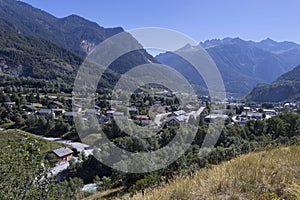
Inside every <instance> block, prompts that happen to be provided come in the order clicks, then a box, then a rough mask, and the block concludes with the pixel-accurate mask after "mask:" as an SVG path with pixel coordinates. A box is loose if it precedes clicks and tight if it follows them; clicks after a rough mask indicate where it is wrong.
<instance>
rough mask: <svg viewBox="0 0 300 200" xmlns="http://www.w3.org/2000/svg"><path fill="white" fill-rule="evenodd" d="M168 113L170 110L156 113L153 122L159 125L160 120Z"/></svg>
mask: <svg viewBox="0 0 300 200" xmlns="http://www.w3.org/2000/svg"><path fill="white" fill-rule="evenodd" d="M169 114H171V112H168V113H163V114H159V115H156V116H155V119H154V123H155V124H156V125H157V126H160V125H161V123H162V122H161V119H162V118H165V117H167V116H168V115H169Z"/></svg>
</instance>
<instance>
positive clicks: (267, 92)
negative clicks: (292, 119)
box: [246, 65, 300, 102]
mask: <svg viewBox="0 0 300 200" xmlns="http://www.w3.org/2000/svg"><path fill="white" fill-rule="evenodd" d="M246 99H247V100H250V101H256V102H281V101H287V100H300V65H299V66H298V67H296V68H294V69H293V70H291V71H290V72H287V73H285V74H283V75H282V76H280V77H279V78H278V79H277V80H276V81H274V82H273V83H271V84H258V85H257V86H256V87H255V88H254V89H253V90H252V91H251V93H250V94H249V95H247V97H246Z"/></svg>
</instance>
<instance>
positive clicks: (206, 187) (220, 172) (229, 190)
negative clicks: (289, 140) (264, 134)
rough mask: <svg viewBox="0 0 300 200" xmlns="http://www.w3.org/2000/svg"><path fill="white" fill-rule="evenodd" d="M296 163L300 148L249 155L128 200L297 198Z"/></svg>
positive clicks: (299, 177)
mask: <svg viewBox="0 0 300 200" xmlns="http://www.w3.org/2000/svg"><path fill="white" fill-rule="evenodd" d="M299 161H300V146H291V147H281V148H278V149H273V150H267V151H263V152H259V153H251V154H248V155H244V156H241V157H239V158H236V159H234V160H232V161H229V162H225V163H223V164H220V165H216V166H213V167H211V168H208V169H203V170H200V171H198V173H197V174H196V175H195V176H194V177H183V178H180V177H179V178H177V179H175V180H174V181H173V182H171V183H170V184H169V185H166V186H162V187H161V188H158V189H153V190H148V191H145V192H144V194H142V193H138V194H136V195H135V196H133V198H130V199H134V200H140V199H155V200H156V199H299V198H300V165H299Z"/></svg>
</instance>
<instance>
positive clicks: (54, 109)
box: [1, 88, 300, 180]
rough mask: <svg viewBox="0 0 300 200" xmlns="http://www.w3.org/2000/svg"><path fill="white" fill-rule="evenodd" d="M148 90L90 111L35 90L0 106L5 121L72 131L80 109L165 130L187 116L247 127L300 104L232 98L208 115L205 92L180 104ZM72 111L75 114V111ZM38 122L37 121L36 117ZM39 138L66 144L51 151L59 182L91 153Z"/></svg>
mask: <svg viewBox="0 0 300 200" xmlns="http://www.w3.org/2000/svg"><path fill="white" fill-rule="evenodd" d="M152 90H154V91H155V92H152V93H150V95H149V90H148V92H142V91H139V92H138V93H136V94H133V95H132V96H131V101H130V102H122V101H116V100H114V101H112V100H110V99H102V97H99V98H98V99H96V105H95V106H94V109H86V110H84V109H82V108H81V107H80V105H76V104H75V105H73V104H72V98H71V97H65V96H60V95H59V94H58V95H57V96H54V95H51V96H46V95H45V96H42V97H39V100H37V99H36V97H37V94H34V95H31V97H32V96H34V97H35V98H32V99H34V100H33V101H30V99H28V100H27V102H26V105H21V104H20V103H18V102H16V101H5V102H3V103H2V105H1V106H2V109H5V111H6V113H14V115H15V116H13V115H9V114H6V116H12V117H11V118H10V119H5V120H7V121H11V122H13V121H14V120H15V123H20V122H18V120H19V121H20V119H18V118H23V119H24V121H25V122H23V123H26V122H27V121H28V119H30V117H34V118H35V119H44V120H46V121H47V123H46V124H49V122H51V121H52V122H54V123H58V122H59V123H64V125H65V126H70V127H73V129H74V120H76V119H77V118H78V113H81V116H82V120H83V121H85V122H89V120H90V117H91V115H93V116H95V117H96V119H97V123H98V124H99V126H106V125H108V124H111V122H112V120H113V119H114V118H122V119H125V120H130V121H133V122H134V123H135V124H136V125H138V126H149V127H153V128H161V129H163V128H166V127H178V126H180V125H182V124H187V123H189V121H190V120H191V119H201V121H203V122H204V123H206V124H210V123H214V121H215V120H216V119H222V120H224V122H225V124H226V125H239V126H245V124H246V123H247V122H248V121H250V120H265V119H269V118H272V117H274V116H277V115H279V114H280V113H281V112H295V111H296V112H297V111H298V108H299V107H300V104H299V102H283V103H277V104H272V103H263V104H246V103H240V102H238V100H236V99H233V98H230V99H226V100H225V103H224V104H225V106H226V109H225V110H224V111H222V113H210V112H209V109H210V105H211V103H212V102H211V101H210V98H209V97H208V96H200V97H196V98H197V102H189V103H188V104H185V105H181V104H180V102H179V100H178V99H177V97H176V94H174V93H172V92H170V91H167V90H165V89H160V88H155V89H152ZM150 91H151V90H150ZM2 95H6V94H2ZM7 95H9V94H7ZM64 95H65V94H64ZM120 95H121V94H120ZM186 96H188V95H186ZM76 110H77V111H78V112H74V111H76ZM6 118H7V117H6ZM21 121H22V120H21ZM36 123H37V124H38V123H39V120H37V122H36ZM55 126H56V124H55ZM4 128H5V127H4ZM69 129H70V128H69ZM62 135H63V134H62ZM57 136H58V137H57ZM39 137H41V138H43V139H45V140H51V141H55V142H58V143H62V144H64V145H66V146H65V147H61V148H58V149H55V150H53V152H52V153H53V154H54V155H55V156H56V157H57V159H58V160H57V163H56V164H55V166H53V168H52V170H51V171H52V172H51V173H52V176H57V180H61V179H63V176H62V175H61V174H62V173H63V172H64V171H65V170H67V169H68V168H69V167H70V162H82V161H81V160H80V159H79V157H78V156H79V155H80V154H84V155H85V156H89V155H92V154H93V147H92V146H91V144H85V143H84V141H80V140H78V139H75V140H74V139H72V138H61V137H60V136H59V135H55V137H54V136H53V135H49V134H46V135H44V134H43V133H41V134H39Z"/></svg>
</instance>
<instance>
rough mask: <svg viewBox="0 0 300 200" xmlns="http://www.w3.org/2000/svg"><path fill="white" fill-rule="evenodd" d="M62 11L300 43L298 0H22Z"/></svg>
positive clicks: (114, 21)
mask: <svg viewBox="0 0 300 200" xmlns="http://www.w3.org/2000/svg"><path fill="white" fill-rule="evenodd" d="M22 1H24V2H27V3H29V4H31V5H33V6H34V7H37V8H40V9H42V10H45V11H47V12H50V13H51V14H53V15H55V16H57V17H64V16H67V15H70V14H77V15H80V16H82V17H84V18H87V19H89V20H92V21H95V22H97V23H98V24H99V25H101V26H104V27H116V26H122V27H123V28H124V29H125V30H126V29H127V30H128V29H133V28H141V27H149V26H150V27H163V28H169V29H174V30H177V31H180V32H182V33H184V34H187V35H188V36H190V37H192V38H193V39H195V40H196V41H204V40H207V39H214V38H224V37H240V38H242V39H246V40H254V41H259V40H262V39H265V38H268V37H269V38H271V39H274V40H277V41H294V42H297V43H300V34H299V32H300V31H299V30H300V26H299V25H300V14H299V8H300V1H299V0H285V1H283V0H151V1H150V0H106V1H104V0H85V1H84V0H22Z"/></svg>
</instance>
